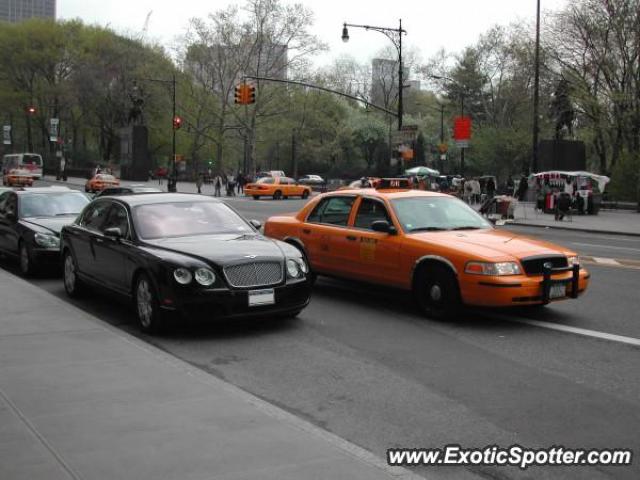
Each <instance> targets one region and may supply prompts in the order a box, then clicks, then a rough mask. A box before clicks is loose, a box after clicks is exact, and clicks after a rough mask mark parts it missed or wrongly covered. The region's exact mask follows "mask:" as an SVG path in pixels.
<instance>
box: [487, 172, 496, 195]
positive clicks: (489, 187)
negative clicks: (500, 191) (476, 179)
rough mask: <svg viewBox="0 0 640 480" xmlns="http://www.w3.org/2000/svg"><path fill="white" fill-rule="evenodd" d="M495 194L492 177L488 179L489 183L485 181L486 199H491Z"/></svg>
mask: <svg viewBox="0 0 640 480" xmlns="http://www.w3.org/2000/svg"><path fill="white" fill-rule="evenodd" d="M495 193H496V184H495V182H494V181H493V177H491V178H489V181H487V197H488V198H493V196H494V195H495Z"/></svg>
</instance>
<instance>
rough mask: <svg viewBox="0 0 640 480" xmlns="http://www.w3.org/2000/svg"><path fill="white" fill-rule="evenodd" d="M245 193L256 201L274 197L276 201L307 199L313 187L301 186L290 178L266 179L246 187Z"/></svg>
mask: <svg viewBox="0 0 640 480" xmlns="http://www.w3.org/2000/svg"><path fill="white" fill-rule="evenodd" d="M244 193H245V195H251V196H252V197H253V198H254V199H256V200H258V199H260V197H273V199H274V200H281V199H283V198H288V197H300V198H307V197H309V195H311V187H309V186H307V185H299V184H298V183H297V182H296V181H295V180H294V179H293V178H289V177H264V178H261V179H259V180H258V181H257V182H254V183H248V184H247V185H245V187H244Z"/></svg>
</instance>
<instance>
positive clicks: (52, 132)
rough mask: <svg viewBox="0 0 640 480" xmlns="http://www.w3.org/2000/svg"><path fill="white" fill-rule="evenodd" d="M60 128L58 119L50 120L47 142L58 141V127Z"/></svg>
mask: <svg viewBox="0 0 640 480" xmlns="http://www.w3.org/2000/svg"><path fill="white" fill-rule="evenodd" d="M59 126H60V119H59V118H52V119H51V123H50V125H49V140H50V141H52V142H57V141H58V127H59Z"/></svg>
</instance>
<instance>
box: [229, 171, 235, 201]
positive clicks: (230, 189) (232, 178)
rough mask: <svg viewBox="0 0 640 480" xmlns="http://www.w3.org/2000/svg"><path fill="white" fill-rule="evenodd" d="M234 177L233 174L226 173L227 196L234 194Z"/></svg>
mask: <svg viewBox="0 0 640 480" xmlns="http://www.w3.org/2000/svg"><path fill="white" fill-rule="evenodd" d="M235 188H236V179H235V178H234V176H233V174H231V173H230V174H229V175H227V197H233V196H234V195H235V194H236V191H235Z"/></svg>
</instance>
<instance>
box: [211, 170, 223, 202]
mask: <svg viewBox="0 0 640 480" xmlns="http://www.w3.org/2000/svg"><path fill="white" fill-rule="evenodd" d="M213 188H214V193H213V195H214V196H216V197H219V196H220V189H221V188H222V179H221V178H220V175H216V179H215V180H214V181H213Z"/></svg>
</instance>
